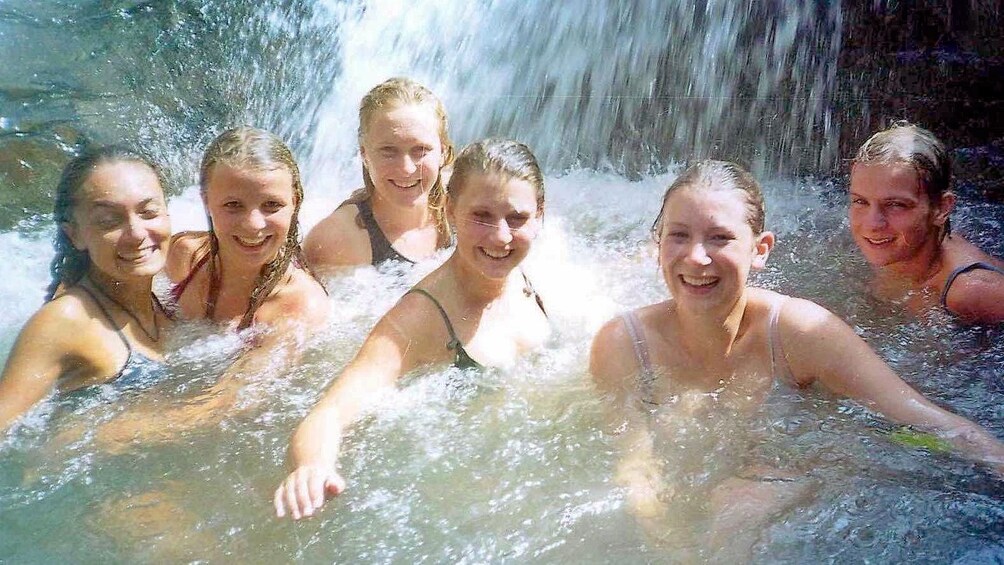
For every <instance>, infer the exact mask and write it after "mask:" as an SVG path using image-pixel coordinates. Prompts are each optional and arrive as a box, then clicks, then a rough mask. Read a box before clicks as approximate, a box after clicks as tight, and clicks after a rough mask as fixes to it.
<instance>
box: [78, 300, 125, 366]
mask: <svg viewBox="0 0 1004 565" xmlns="http://www.w3.org/2000/svg"><path fill="white" fill-rule="evenodd" d="M77 288H79V289H80V290H82V291H84V293H85V294H87V296H90V297H91V300H92V301H94V303H95V304H97V305H98V310H101V313H102V314H104V316H105V319H106V320H108V323H109V324H111V326H112V328H113V329H114V330H115V333H117V334H118V335H119V339H121V340H122V343H123V344H124V345H125V346H126V351H128V352H129V355H130V356H131V355H132V344H130V343H129V340H128V339H126V336H125V334H124V333H122V330H121V329H119V327H118V325H116V324H115V319H114V318H112V315H111V314H110V313H109V312H108V310H107V309H106V308H105V306H104V304H102V303H101V301H100V300H98V297H97V296H95V295H94V293H93V292H91V289H89V288H87V287H86V286H84V285H82V284H78V285H77ZM127 362H128V361H127Z"/></svg>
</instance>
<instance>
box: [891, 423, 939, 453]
mask: <svg viewBox="0 0 1004 565" xmlns="http://www.w3.org/2000/svg"><path fill="white" fill-rule="evenodd" d="M889 438H890V439H892V441H894V442H896V443H898V444H900V445H905V446H907V447H919V448H922V449H926V450H928V451H930V452H932V453H945V452H948V451H951V449H952V447H951V446H950V445H949V444H948V442H946V441H945V440H943V439H941V438H939V437H938V436H935V435H933V434H928V433H924V432H918V431H916V430H911V429H910V428H905V427H904V428H900V429H898V430H895V431H893V432H892V433H890V434H889Z"/></svg>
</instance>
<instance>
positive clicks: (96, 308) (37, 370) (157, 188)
mask: <svg viewBox="0 0 1004 565" xmlns="http://www.w3.org/2000/svg"><path fill="white" fill-rule="evenodd" d="M55 218H56V221H57V222H58V224H59V229H58V231H57V235H56V241H55V247H56V257H55V259H54V260H53V263H52V274H53V280H52V283H51V285H50V287H49V294H48V301H47V302H46V304H45V305H43V306H42V308H41V309H40V310H39V311H38V312H37V313H36V314H35V315H34V316H33V317H32V318H31V319H30V320H29V321H28V323H27V324H26V325H25V327H24V329H22V331H21V334H20V335H19V336H18V340H17V343H16V344H15V346H14V350H13V351H12V352H11V354H10V356H9V357H8V359H7V364H6V366H5V367H4V371H3V376H2V378H0V430H2V429H4V428H6V427H7V426H9V425H10V424H11V422H13V420H15V419H16V418H17V417H18V416H19V415H21V414H22V413H24V412H25V411H26V410H28V409H29V408H30V407H31V406H33V405H34V404H35V403H37V402H38V401H39V400H41V399H42V398H43V397H44V396H45V395H47V394H49V393H50V392H51V391H52V390H53V388H56V389H59V390H60V391H70V390H75V389H79V388H83V387H86V386H89V385H94V384H100V383H106V382H112V383H113V384H114V385H115V386H117V387H132V386H141V385H145V384H149V383H150V382H152V381H153V380H155V379H156V378H157V377H159V376H160V375H161V374H162V373H163V371H162V369H163V367H162V363H161V361H162V349H161V345H162V343H161V339H160V338H161V331H162V330H163V329H164V328H165V327H166V326H168V325H169V324H170V319H169V318H168V316H167V314H166V312H165V311H164V309H163V308H162V307H161V305H160V302H159V301H158V300H157V298H156V296H154V295H153V293H152V291H151V287H152V281H153V277H154V275H156V274H157V273H159V272H160V270H161V269H162V268H163V267H164V262H165V257H166V253H167V240H168V238H169V236H170V233H171V227H170V221H169V219H168V215H167V206H166V204H165V202H164V192H163V189H162V188H161V180H160V175H159V173H158V171H157V169H156V168H155V167H154V166H153V165H152V164H151V163H150V162H149V161H148V160H146V159H145V158H144V157H142V156H140V155H139V154H137V153H135V152H132V151H129V150H126V149H122V148H115V147H110V148H103V149H97V150H89V151H85V152H84V153H83V154H81V155H80V156H79V157H77V158H75V159H73V160H72V161H71V162H70V163H69V164H68V165H67V166H66V168H65V169H64V170H63V176H62V178H61V179H60V182H59V186H58V187H57V189H56V204H55Z"/></svg>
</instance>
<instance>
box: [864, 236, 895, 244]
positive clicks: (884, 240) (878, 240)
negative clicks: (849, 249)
mask: <svg viewBox="0 0 1004 565" xmlns="http://www.w3.org/2000/svg"><path fill="white" fill-rule="evenodd" d="M865 241H867V242H868V243H871V244H872V245H882V244H884V243H889V242H890V241H892V238H891V237H885V238H882V239H872V238H870V237H866V238H865Z"/></svg>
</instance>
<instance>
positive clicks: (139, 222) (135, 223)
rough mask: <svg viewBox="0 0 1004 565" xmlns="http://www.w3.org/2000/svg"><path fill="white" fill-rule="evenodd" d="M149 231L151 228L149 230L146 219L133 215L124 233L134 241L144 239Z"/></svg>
mask: <svg viewBox="0 0 1004 565" xmlns="http://www.w3.org/2000/svg"><path fill="white" fill-rule="evenodd" d="M147 233H149V230H147V226H146V221H145V220H144V219H143V218H140V217H138V216H132V217H130V218H129V221H128V222H127V223H126V229H125V232H124V233H123V235H125V237H128V238H130V239H132V240H134V241H143V240H144V239H146V236H147Z"/></svg>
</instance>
